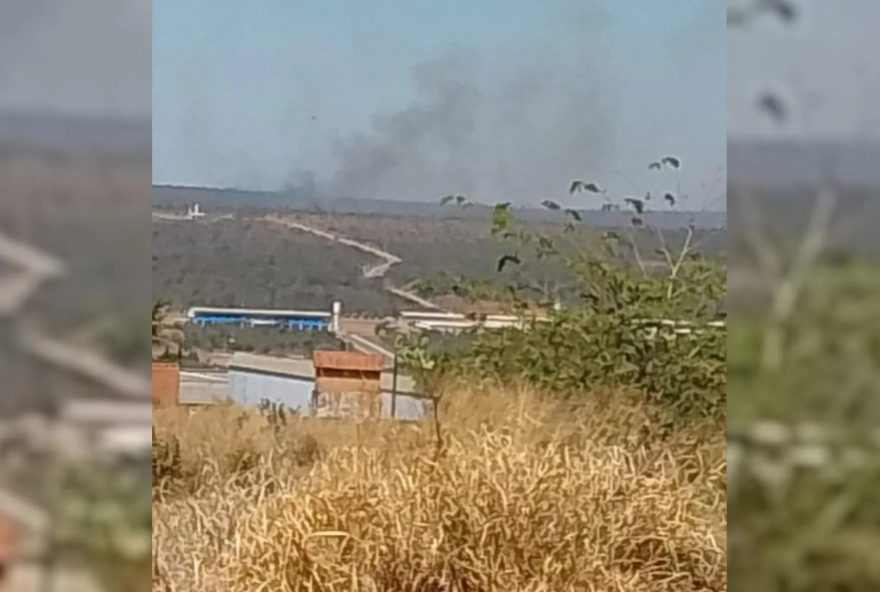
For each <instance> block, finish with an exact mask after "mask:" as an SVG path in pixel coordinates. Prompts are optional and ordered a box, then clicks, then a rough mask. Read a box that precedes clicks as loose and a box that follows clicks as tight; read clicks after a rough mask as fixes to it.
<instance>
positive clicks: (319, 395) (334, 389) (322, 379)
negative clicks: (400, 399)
mask: <svg viewBox="0 0 880 592" xmlns="http://www.w3.org/2000/svg"><path fill="white" fill-rule="evenodd" d="M313 362H314V365H315V393H314V396H313V400H312V404H313V408H314V409H313V411H314V413H315V414H316V415H322V416H331V417H342V416H352V415H353V416H355V417H364V416H366V417H379V416H380V415H381V411H382V410H381V404H382V401H381V396H380V394H381V380H382V368H383V360H382V356H380V355H376V354H364V353H360V352H347V351H316V352H315V353H314V356H313Z"/></svg>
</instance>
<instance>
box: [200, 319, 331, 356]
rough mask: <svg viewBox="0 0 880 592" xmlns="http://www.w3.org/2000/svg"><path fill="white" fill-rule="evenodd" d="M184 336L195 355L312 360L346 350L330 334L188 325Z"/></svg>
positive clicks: (278, 329) (276, 329)
mask: <svg viewBox="0 0 880 592" xmlns="http://www.w3.org/2000/svg"><path fill="white" fill-rule="evenodd" d="M183 333H184V339H185V344H186V347H187V348H188V349H189V350H191V351H192V350H195V349H200V350H204V351H244V352H255V353H259V354H275V355H302V356H311V354H312V352H313V351H315V350H316V349H344V344H343V343H342V342H341V341H340V340H339V339H337V338H336V337H334V336H333V334H332V333H329V332H327V331H309V330H305V331H300V330H293V329H284V328H277V327H230V326H205V327H200V326H198V325H194V324H187V325H186V326H185V327H184V329H183Z"/></svg>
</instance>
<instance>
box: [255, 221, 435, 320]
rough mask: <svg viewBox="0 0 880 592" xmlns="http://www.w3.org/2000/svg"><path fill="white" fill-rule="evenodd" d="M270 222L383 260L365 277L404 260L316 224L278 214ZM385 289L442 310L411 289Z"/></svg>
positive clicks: (380, 274) (376, 275) (382, 272)
mask: <svg viewBox="0 0 880 592" xmlns="http://www.w3.org/2000/svg"><path fill="white" fill-rule="evenodd" d="M264 220H267V221H268V222H270V223H273V224H280V225H282V226H286V227H287V228H290V229H293V230H299V231H301V232H307V233H309V234H313V235H315V236H317V237H320V238H323V239H325V240H328V241H332V242H335V243H339V244H341V245H345V246H348V247H351V248H353V249H357V250H359V251H361V252H363V253H367V254H369V255H373V256H374V257H378V258H379V259H380V260H381V261H380V262H379V263H377V264H376V265H371V266H369V267H365V268H364V270H363V273H364V278H367V279H374V278H381V277H384V276H385V275H386V274H387V273H388V271H389V270H390V269H391V268H392V267H394V266H395V265H398V264H399V263H401V262H403V259H401V258H400V257H398V256H397V255H395V254H394V253H389V252H388V251H385V250H382V249H380V248H379V247H376V246H373V245H370V244H368V243H365V242H362V241H359V240H355V239H353V238H348V237H345V236H340V235H337V234H333V233H332V232H327V231H326V230H321V229H320V228H315V227H314V226H309V225H308V224H303V223H301V222H294V221H292V220H285V219H283V218H281V217H280V216H278V215H274V214H273V215H269V216H266V217H265V218H264ZM385 289H386V290H387V291H388V292H390V293H392V294H394V295H395V296H397V297H399V298H403V299H404V300H409V301H410V302H412V303H413V304H416V305H418V306H421V307H423V308H428V309H430V310H437V311H439V310H441V308H440V307H439V306H437V305H436V304H434V303H433V302H431V301H429V300H426V299H424V298H422V297H421V296H419V295H418V294H415V293H413V292H411V291H409V290H405V289H403V288H398V287H396V286H390V285H387V286H385Z"/></svg>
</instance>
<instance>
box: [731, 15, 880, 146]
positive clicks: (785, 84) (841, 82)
mask: <svg viewBox="0 0 880 592" xmlns="http://www.w3.org/2000/svg"><path fill="white" fill-rule="evenodd" d="M743 1H744V0H731V4H733V5H736V4H741V3H742V2H743ZM794 5H795V7H796V8H797V11H798V19H797V20H796V22H795V24H794V25H793V26H782V25H781V24H780V23H779V21H778V20H777V19H773V18H765V19H762V20H761V21H759V22H756V23H755V24H754V25H753V26H750V27H749V28H747V29H735V30H733V29H732V30H731V31H730V33H729V34H728V53H729V62H728V67H729V80H728V83H729V84H728V87H729V120H728V132H729V134H730V136H731V137H732V138H756V137H760V138H788V139H798V140H844V141H847V140H848V141H853V140H856V141H871V142H877V141H878V140H880V101H877V95H878V92H880V61H878V60H877V58H876V55H875V53H876V52H874V51H871V48H873V47H875V46H876V37H877V22H878V20H880V2H877V1H876V0H835V1H833V2H832V1H829V0H795V2H794ZM766 90H771V91H772V92H774V93H775V94H777V95H779V96H780V97H781V98H782V99H783V100H784V101H786V103H787V104H788V105H789V106H790V113H791V119H790V121H789V122H788V123H787V124H786V125H785V126H783V127H782V128H780V127H779V126H778V125H775V124H774V123H773V122H772V121H771V120H769V119H768V118H767V117H762V116H761V115H760V113H757V112H756V109H755V97H756V96H757V95H758V94H759V93H762V92H764V91H766Z"/></svg>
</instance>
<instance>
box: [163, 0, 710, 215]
mask: <svg viewBox="0 0 880 592" xmlns="http://www.w3.org/2000/svg"><path fill="white" fill-rule="evenodd" d="M724 15H725V12H724V8H723V3H722V2H720V1H718V0H669V1H667V2H662V3H660V2H651V1H648V0H630V1H628V2H619V1H614V0H607V1H596V2H584V1H579V2H570V1H562V0H534V1H527V0H517V1H511V0H483V1H481V2H468V1H463V0H449V1H445V2H436V1H426V0H406V1H404V0H377V1H374V2H355V1H353V0H349V1H343V0H299V1H292V0H255V1H252V2H242V1H237V2H235V1H232V0H189V1H187V2H180V1H176V0H155V2H154V3H153V97H152V107H153V179H154V182H155V183H157V184H165V183H169V184H185V185H205V186H219V187H236V188H246V189H262V190H278V189H283V188H288V189H289V190H290V189H291V188H293V187H302V186H303V185H304V184H305V180H307V179H309V178H313V179H314V180H315V181H316V182H317V184H318V185H319V186H321V187H323V188H325V190H326V191H328V192H330V193H334V194H335V193H346V194H351V195H353V196H355V197H368V198H385V199H405V200H412V201H431V200H434V199H439V198H440V197H442V195H443V194H445V193H449V192H468V193H476V194H478V195H476V196H472V197H473V198H474V199H478V200H480V199H482V200H487V201H497V200H499V199H508V200H510V201H513V202H514V203H527V202H531V201H533V202H534V203H538V202H540V201H541V200H542V199H544V198H557V197H558V198H560V199H571V198H567V196H566V194H567V187H568V184H569V182H570V181H571V180H572V179H573V178H585V179H587V180H593V181H596V182H597V183H599V184H600V185H601V186H603V187H607V188H608V189H609V191H613V192H617V193H621V192H628V193H635V192H636V191H639V192H641V193H644V191H645V190H648V189H654V190H656V191H660V190H661V189H677V188H678V187H681V188H682V194H684V193H687V194H688V198H689V200H690V201H691V204H690V205H692V206H693V207H695V208H700V207H710V208H718V207H719V199H720V202H723V197H722V198H719V195H720V191H722V190H723V184H722V180H723V165H724V162H725V120H726V115H727V111H726V85H725V78H726V56H725V48H724V40H725V36H724V26H725V24H724V18H725V16H724ZM667 154H672V155H675V156H678V157H679V158H681V159H682V161H683V163H684V167H683V170H682V171H681V172H680V174H679V175H678V178H674V177H673V176H670V175H668V174H667V175H666V177H665V178H662V177H659V176H658V175H657V173H653V176H651V175H649V174H648V173H647V171H648V168H647V165H648V163H649V162H650V161H652V160H655V159H657V158H659V157H661V156H664V155H667ZM579 199H583V198H579ZM584 205H586V204H584ZM720 206H723V203H721V204H720Z"/></svg>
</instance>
